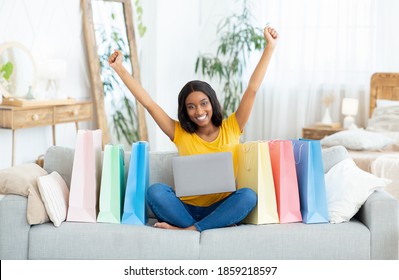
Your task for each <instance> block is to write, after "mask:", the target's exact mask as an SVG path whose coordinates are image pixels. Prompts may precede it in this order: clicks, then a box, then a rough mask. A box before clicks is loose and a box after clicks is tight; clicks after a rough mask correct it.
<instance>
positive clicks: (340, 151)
mask: <svg viewBox="0 0 399 280" xmlns="http://www.w3.org/2000/svg"><path fill="white" fill-rule="evenodd" d="M322 157H323V166H324V173H327V172H328V170H330V168H331V167H333V166H334V165H336V164H337V163H338V162H340V161H342V160H344V159H347V158H349V153H348V150H347V149H346V148H345V147H344V146H333V147H329V148H325V149H323V150H322Z"/></svg>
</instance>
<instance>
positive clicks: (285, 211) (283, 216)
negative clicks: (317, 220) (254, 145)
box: [268, 140, 302, 223]
mask: <svg viewBox="0 0 399 280" xmlns="http://www.w3.org/2000/svg"><path fill="white" fill-rule="evenodd" d="M268 143H269V151H270V160H271V163H272V170H273V179H274V186H275V189H276V198H277V211H278V215H279V218H280V223H291V222H300V221H302V215H301V208H300V202H299V189H298V180H297V175H296V168H295V158H294V151H293V147H292V142H291V141H289V140H272V141H269V142H268Z"/></svg>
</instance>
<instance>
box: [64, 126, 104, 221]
mask: <svg viewBox="0 0 399 280" xmlns="http://www.w3.org/2000/svg"><path fill="white" fill-rule="evenodd" d="M101 151H102V139H101V130H100V129H98V130H79V131H78V134H77V137H76V145H75V154H74V159H73V166H72V175H71V186H70V192H69V208H68V215H67V221H76V222H96V219H97V213H98V195H99V190H100V183H101Z"/></svg>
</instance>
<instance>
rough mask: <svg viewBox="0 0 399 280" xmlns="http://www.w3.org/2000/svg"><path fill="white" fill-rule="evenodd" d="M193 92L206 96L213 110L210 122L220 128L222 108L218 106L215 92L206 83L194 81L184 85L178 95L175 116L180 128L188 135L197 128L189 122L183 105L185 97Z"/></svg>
mask: <svg viewBox="0 0 399 280" xmlns="http://www.w3.org/2000/svg"><path fill="white" fill-rule="evenodd" d="M194 91H200V92H203V93H204V94H205V95H206V96H208V98H209V101H210V102H211V105H212V110H213V114H212V119H211V121H212V123H213V124H214V125H215V126H217V127H219V126H221V125H222V121H223V113H222V107H221V106H220V103H219V100H218V98H217V96H216V92H215V91H214V89H213V88H212V87H211V86H210V85H209V84H208V83H206V82H203V81H198V80H195V81H190V82H188V83H187V84H185V85H184V87H183V88H182V89H181V91H180V93H179V97H178V102H179V105H178V109H177V115H178V118H179V122H180V125H181V127H182V128H183V129H184V130H185V131H187V132H188V133H194V132H195V131H196V130H197V128H198V125H197V124H196V123H194V122H193V121H191V120H190V118H189V116H188V113H187V108H186V104H185V103H186V99H187V96H188V95H189V94H190V93H192V92H194Z"/></svg>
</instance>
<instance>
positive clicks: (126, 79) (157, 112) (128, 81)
mask: <svg viewBox="0 0 399 280" xmlns="http://www.w3.org/2000/svg"><path fill="white" fill-rule="evenodd" d="M122 61H123V55H122V53H121V51H119V50H116V51H115V52H114V53H113V54H112V55H111V56H110V57H109V58H108V63H109V65H110V66H111V67H112V68H113V69H114V70H115V72H116V73H117V74H118V76H119V77H120V78H121V79H122V81H123V83H124V84H125V85H126V86H127V88H128V89H129V90H130V92H131V93H132V94H133V96H134V97H135V98H136V99H137V101H138V102H140V103H141V104H142V105H143V106H144V108H145V109H146V110H147V111H148V113H150V115H151V116H152V118H153V119H154V120H155V122H156V123H157V124H158V126H159V127H160V128H161V130H162V131H163V132H164V133H165V134H166V135H167V136H168V137H169V138H170V139H171V140H173V137H174V133H175V122H174V120H173V119H172V118H170V117H169V115H168V114H166V112H165V111H164V110H163V109H162V108H161V107H160V106H159V105H158V104H157V103H155V102H154V100H153V99H152V98H151V96H150V95H149V94H148V93H147V91H146V90H145V89H144V88H143V87H142V86H141V85H140V83H139V82H138V81H137V80H136V79H134V78H133V77H132V76H131V75H130V74H129V72H128V71H127V70H126V68H125V67H124V66H123V64H122Z"/></svg>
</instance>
